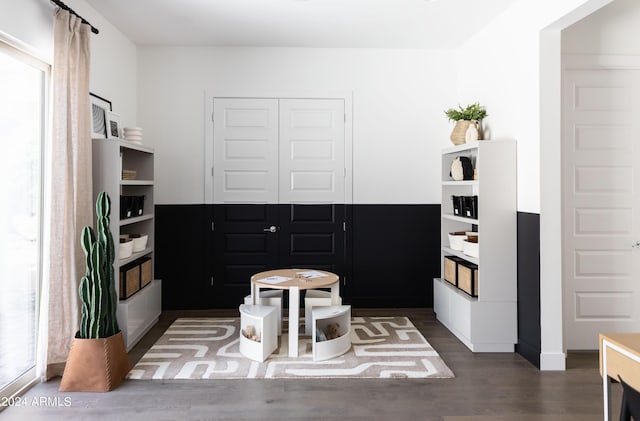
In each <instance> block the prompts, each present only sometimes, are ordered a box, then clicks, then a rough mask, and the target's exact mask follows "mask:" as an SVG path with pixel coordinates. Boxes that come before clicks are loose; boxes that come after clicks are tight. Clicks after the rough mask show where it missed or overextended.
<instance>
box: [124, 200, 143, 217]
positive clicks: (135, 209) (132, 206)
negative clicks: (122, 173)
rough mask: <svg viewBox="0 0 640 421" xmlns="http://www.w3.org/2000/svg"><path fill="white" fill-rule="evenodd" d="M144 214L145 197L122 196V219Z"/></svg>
mask: <svg viewBox="0 0 640 421" xmlns="http://www.w3.org/2000/svg"><path fill="white" fill-rule="evenodd" d="M143 212H144V196H120V219H127V218H133V217H134V216H140V215H142V214H143Z"/></svg>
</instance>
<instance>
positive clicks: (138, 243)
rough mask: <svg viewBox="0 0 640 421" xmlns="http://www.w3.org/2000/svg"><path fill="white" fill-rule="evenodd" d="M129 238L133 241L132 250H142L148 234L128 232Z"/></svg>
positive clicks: (145, 245) (145, 244)
mask: <svg viewBox="0 0 640 421" xmlns="http://www.w3.org/2000/svg"><path fill="white" fill-rule="evenodd" d="M129 238H131V240H132V242H133V251H134V252H137V251H142V250H144V249H145V248H146V247H147V240H148V239H149V236H148V235H146V234H130V235H129Z"/></svg>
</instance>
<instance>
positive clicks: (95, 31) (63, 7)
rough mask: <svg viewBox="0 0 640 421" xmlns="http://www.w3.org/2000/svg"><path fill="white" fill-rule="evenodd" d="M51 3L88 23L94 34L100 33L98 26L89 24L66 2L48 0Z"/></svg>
mask: <svg viewBox="0 0 640 421" xmlns="http://www.w3.org/2000/svg"><path fill="white" fill-rule="evenodd" d="M50 1H51V3H54V4H55V5H56V6H58V7H60V8H61V9H64V10H66V11H68V12H69V13H71V14H73V15H76V16H77V17H79V18H80V20H81V21H82V23H86V24H87V25H89V26H90V27H91V32H93V33H94V34H98V33H100V31H98V28H96V27H94V26H93V25H91V24H90V23H89V22H88V21H87V20H86V19H85V18H83V17H82V16H80V15H79V14H77V13H76V12H75V10H73V9H72V8H70V7H69V6H67V5H66V4H64V3H63V2H61V1H59V0H50Z"/></svg>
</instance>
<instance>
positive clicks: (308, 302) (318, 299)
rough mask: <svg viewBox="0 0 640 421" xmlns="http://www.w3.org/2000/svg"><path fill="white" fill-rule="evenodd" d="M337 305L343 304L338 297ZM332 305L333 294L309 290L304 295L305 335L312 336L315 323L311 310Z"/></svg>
mask: <svg viewBox="0 0 640 421" xmlns="http://www.w3.org/2000/svg"><path fill="white" fill-rule="evenodd" d="M336 304H337V305H341V304H342V297H338V302H337V303H336ZM330 305H332V303H331V293H330V292H329V291H324V290H321V289H308V290H307V291H306V292H305V295H304V334H305V335H311V334H312V333H313V332H312V330H313V329H312V327H313V322H312V316H311V310H312V308H313V307H327V306H330Z"/></svg>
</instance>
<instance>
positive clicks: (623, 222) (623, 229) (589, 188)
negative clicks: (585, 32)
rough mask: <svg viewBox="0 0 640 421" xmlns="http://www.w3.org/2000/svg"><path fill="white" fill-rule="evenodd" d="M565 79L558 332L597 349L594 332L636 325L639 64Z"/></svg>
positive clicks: (639, 313) (639, 321) (639, 295)
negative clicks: (561, 291) (561, 289)
mask: <svg viewBox="0 0 640 421" xmlns="http://www.w3.org/2000/svg"><path fill="white" fill-rule="evenodd" d="M563 85H564V88H563V89H564V92H563V98H564V105H563V115H564V117H563V118H564V121H563V179H564V180H563V182H564V185H563V190H564V192H563V196H564V208H563V212H564V218H563V230H564V231H563V238H564V247H563V250H564V251H563V253H564V256H563V257H564V261H563V273H564V279H563V285H564V303H563V304H564V305H563V307H564V332H565V333H564V340H565V347H566V349H569V350H578V349H597V348H598V333H600V332H630V331H635V332H637V331H640V286H639V285H640V270H639V269H640V250H639V249H638V248H637V247H634V245H635V244H636V242H637V241H638V240H640V229H639V225H640V224H639V222H640V203H639V197H640V194H639V191H638V190H639V188H640V178H639V174H640V168H639V161H640V153H639V152H638V151H639V149H640V126H639V124H638V121H639V118H640V72H638V71H631V70H567V71H565V80H564V83H563ZM541 305H543V306H544V303H541Z"/></svg>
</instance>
